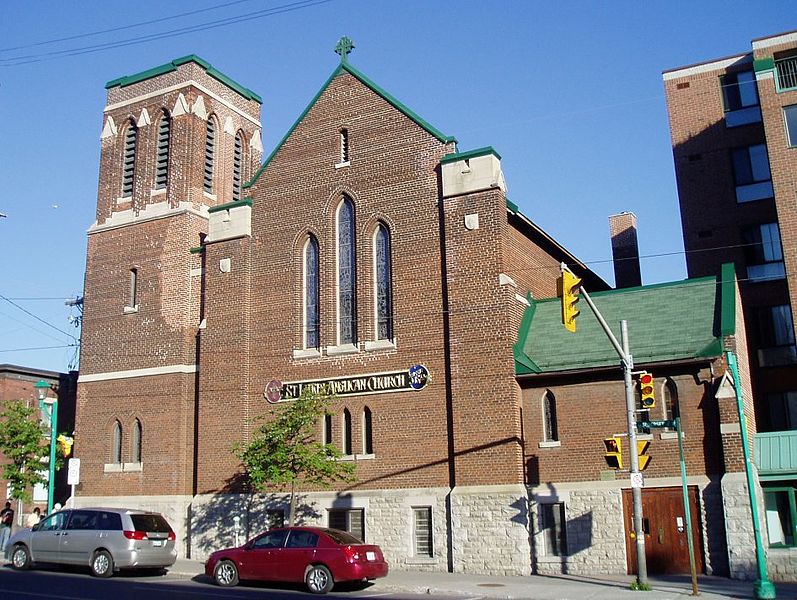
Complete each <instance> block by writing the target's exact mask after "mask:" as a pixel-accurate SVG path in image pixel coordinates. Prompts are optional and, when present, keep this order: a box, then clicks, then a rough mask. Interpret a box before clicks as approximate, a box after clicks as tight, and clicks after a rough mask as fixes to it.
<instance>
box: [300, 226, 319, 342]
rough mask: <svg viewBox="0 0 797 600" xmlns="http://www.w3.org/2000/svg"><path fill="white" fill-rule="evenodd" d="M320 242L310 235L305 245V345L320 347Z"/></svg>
mask: <svg viewBox="0 0 797 600" xmlns="http://www.w3.org/2000/svg"><path fill="white" fill-rule="evenodd" d="M318 269H319V267H318V242H317V241H316V239H315V238H314V237H313V236H310V237H309V238H308V240H307V243H306V244H305V247H304V347H305V348H320V344H321V336H320V327H319V325H320V316H319V302H318V298H319V287H318V281H319V279H318V277H319V276H318Z"/></svg>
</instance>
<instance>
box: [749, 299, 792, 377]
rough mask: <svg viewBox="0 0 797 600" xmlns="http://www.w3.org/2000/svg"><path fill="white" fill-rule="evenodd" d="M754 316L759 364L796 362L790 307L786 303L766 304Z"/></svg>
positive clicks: (779, 364)
mask: <svg viewBox="0 0 797 600" xmlns="http://www.w3.org/2000/svg"><path fill="white" fill-rule="evenodd" d="M755 316H756V318H757V323H756V325H757V333H758V364H759V366H762V367H777V366H782V365H792V364H795V363H797V347H796V346H795V341H794V323H793V320H792V314H791V307H790V306H789V305H788V304H781V305H778V306H767V307H765V308H761V309H758V310H757V311H756V313H755Z"/></svg>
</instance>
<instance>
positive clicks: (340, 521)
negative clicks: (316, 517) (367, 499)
mask: <svg viewBox="0 0 797 600" xmlns="http://www.w3.org/2000/svg"><path fill="white" fill-rule="evenodd" d="M328 520H329V527H330V528H331V529H339V530H340V531H348V532H349V533H350V534H352V535H353V536H354V537H356V538H358V539H360V540H363V541H365V509H364V508H330V509H329V512H328Z"/></svg>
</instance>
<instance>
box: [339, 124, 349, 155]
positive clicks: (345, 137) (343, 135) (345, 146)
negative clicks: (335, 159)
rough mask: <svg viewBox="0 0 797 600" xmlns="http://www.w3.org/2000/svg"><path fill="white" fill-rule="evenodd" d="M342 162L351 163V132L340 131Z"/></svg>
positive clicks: (346, 130)
mask: <svg viewBox="0 0 797 600" xmlns="http://www.w3.org/2000/svg"><path fill="white" fill-rule="evenodd" d="M340 162H342V163H347V162H349V130H348V129H341V130H340Z"/></svg>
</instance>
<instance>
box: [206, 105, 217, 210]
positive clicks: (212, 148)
mask: <svg viewBox="0 0 797 600" xmlns="http://www.w3.org/2000/svg"><path fill="white" fill-rule="evenodd" d="M215 157H216V123H215V121H214V120H213V117H208V122H207V126H206V128H205V178H204V186H205V191H206V192H207V193H208V194H212V193H213V169H214V166H215V165H214V160H215Z"/></svg>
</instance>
